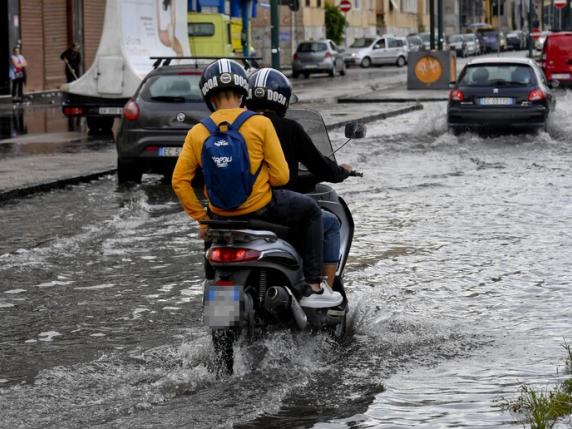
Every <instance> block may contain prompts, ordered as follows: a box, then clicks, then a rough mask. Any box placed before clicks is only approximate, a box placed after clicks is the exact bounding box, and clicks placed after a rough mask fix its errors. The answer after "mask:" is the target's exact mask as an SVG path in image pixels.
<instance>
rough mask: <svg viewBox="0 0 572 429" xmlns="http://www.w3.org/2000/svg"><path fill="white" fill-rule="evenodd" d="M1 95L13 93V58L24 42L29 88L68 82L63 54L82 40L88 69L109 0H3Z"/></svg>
mask: <svg viewBox="0 0 572 429" xmlns="http://www.w3.org/2000/svg"><path fill="white" fill-rule="evenodd" d="M0 3H1V6H0V18H1V19H2V21H3V22H4V23H8V26H7V27H4V26H2V30H0V31H3V33H2V37H1V40H2V42H0V58H1V59H2V60H1V62H0V67H1V68H2V73H1V76H2V77H1V78H0V95H7V94H9V93H10V82H9V79H8V68H9V63H8V61H9V57H10V53H11V52H12V49H13V48H14V47H16V46H17V47H19V48H20V50H21V52H22V54H23V55H24V57H25V58H26V60H27V62H28V67H27V70H26V71H27V76H26V78H27V82H26V92H34V91H44V90H56V89H59V87H60V85H61V84H62V83H65V81H66V79H65V71H64V70H65V69H64V67H65V65H64V63H63V61H62V60H61V59H60V54H61V53H62V52H63V51H64V50H65V49H66V48H67V47H68V46H69V44H70V43H72V42H76V43H78V44H79V45H80V50H81V53H82V59H83V64H82V66H83V69H84V70H86V69H87V68H88V67H89V66H90V65H91V63H92V62H93V58H94V57H95V53H96V51H97V47H98V45H99V39H100V38H101V30H102V28H103V19H104V12H105V0H6V1H2V2H0Z"/></svg>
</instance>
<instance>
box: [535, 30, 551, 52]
mask: <svg viewBox="0 0 572 429" xmlns="http://www.w3.org/2000/svg"><path fill="white" fill-rule="evenodd" d="M549 34H550V31H543V32H542V33H540V36H539V37H538V39H536V40H535V41H534V49H536V50H537V51H542V48H543V47H544V42H545V41H546V38H547V37H548V35H549Z"/></svg>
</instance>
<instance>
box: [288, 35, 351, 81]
mask: <svg viewBox="0 0 572 429" xmlns="http://www.w3.org/2000/svg"><path fill="white" fill-rule="evenodd" d="M336 72H338V73H339V74H340V75H342V76H344V75H345V74H346V64H345V62H344V56H343V50H342V49H340V48H338V46H337V45H336V44H335V43H334V42H333V41H332V40H329V39H324V40H318V41H313V40H310V41H306V42H301V43H300V44H299V45H298V48H297V49H296V53H295V54H294V57H293V58H292V77H293V78H297V77H298V76H300V75H301V74H303V75H304V76H305V77H306V78H307V77H309V76H310V74H312V73H328V74H329V75H330V76H331V77H334V76H335V74H336Z"/></svg>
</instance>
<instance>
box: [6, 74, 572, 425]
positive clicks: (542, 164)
mask: <svg viewBox="0 0 572 429" xmlns="http://www.w3.org/2000/svg"><path fill="white" fill-rule="evenodd" d="M382 70H383V69H382ZM356 73H364V72H363V71H361V70H360V71H356ZM348 79H350V80H351V76H350V77H348ZM388 79H390V77H388ZM312 80H314V81H315V82H322V80H321V79H319V78H316V79H310V81H312ZM340 83H341V81H340ZM304 85H309V87H308V91H310V90H312V91H313V90H315V89H314V87H313V84H310V83H308V84H306V83H304ZM320 85H321V84H320ZM571 101H572V93H569V92H564V91H562V92H559V95H558V108H557V111H556V113H555V115H554V117H553V120H552V123H551V127H550V133H539V134H536V135H518V136H513V135H499V136H493V137H486V138H484V137H480V136H478V135H475V134H470V133H469V134H465V135H461V136H459V137H455V136H453V135H452V134H450V133H448V132H447V130H446V125H445V103H443V102H436V103H426V104H425V106H424V109H423V110H422V111H416V112H411V113H408V114H405V115H401V116H399V117H398V119H395V118H393V119H390V120H381V121H378V122H375V123H373V124H370V126H369V134H368V137H367V138H365V139H363V140H359V141H354V142H352V143H351V144H349V145H347V146H346V147H344V149H342V150H341V151H340V152H339V153H338V154H337V156H338V161H339V162H348V163H350V164H352V165H354V166H355V167H356V168H358V169H359V170H362V171H364V172H365V177H364V178H363V179H360V178H350V179H348V180H347V181H346V182H344V183H342V184H339V185H336V189H337V191H338V193H339V194H340V195H342V196H343V197H344V199H345V200H346V201H347V203H348V205H349V207H350V209H351V210H352V212H353V214H354V218H355V222H356V234H355V238H354V244H353V247H352V252H351V255H350V258H349V262H348V267H347V273H346V283H347V289H348V294H349V300H350V305H351V318H352V332H353V336H352V341H351V343H350V345H349V346H348V347H347V348H344V349H339V348H337V347H334V346H333V345H332V344H331V343H330V342H329V341H328V339H327V338H325V337H322V336H319V335H318V336H313V337H311V336H306V335H296V334H291V333H278V334H273V335H269V336H268V337H266V338H264V339H261V340H260V341H258V342H256V343H255V344H253V345H246V344H240V345H238V346H237V347H238V348H237V355H238V356H241V359H239V360H238V362H237V364H236V368H235V369H236V374H235V375H233V376H232V377H228V378H225V379H222V380H221V379H217V378H216V377H215V375H214V372H213V371H212V358H213V353H212V349H211V345H210V337H209V335H208V332H207V330H206V329H205V328H204V327H203V324H202V317H201V301H202V296H201V294H202V286H201V284H202V277H201V274H202V243H201V242H200V241H199V240H198V239H197V238H196V232H197V231H196V228H195V225H194V224H193V223H192V222H190V221H189V219H188V218H187V216H186V215H185V214H184V213H183V212H182V211H181V210H180V207H179V204H178V202H177V200H176V198H175V196H174V195H173V193H172V191H171V189H170V187H169V185H168V184H165V183H163V182H162V181H161V179H160V178H159V177H158V176H147V177H146V179H145V181H144V183H143V184H141V185H139V186H135V187H128V188H126V187H118V186H117V185H116V183H115V178H114V177H113V176H111V175H109V176H105V177H102V178H101V179H99V180H97V181H94V182H91V183H85V184H80V185H77V186H72V187H69V188H65V189H61V190H55V191H52V192H49V193H42V194H37V195H34V196H30V197H27V198H23V199H16V200H12V201H9V202H7V203H4V204H2V205H0V217H1V218H2V219H3V222H4V223H3V225H7V227H5V228H3V229H2V240H0V278H2V281H1V282H0V315H1V317H2V330H1V331H0V361H1V362H2V365H1V367H0V386H2V387H0V416H1V417H2V419H1V421H2V425H4V426H5V427H23V428H36V427H58V428H67V427H69V428H75V427H101V428H115V427H121V428H131V427H132V428H146V427H149V428H151V427H190V428H214V427H221V428H226V427H236V428H268V427H276V428H290V427H313V428H315V429H325V428H328V429H339V428H350V427H351V428H369V427H376V428H394V427H416V428H417V427H419V428H434V427H443V428H458V427H475V426H477V425H478V426H479V427H484V428H499V427H503V428H520V427H522V425H521V424H520V423H519V422H518V421H517V419H516V416H512V415H510V414H508V413H506V412H504V411H502V410H500V409H498V408H496V407H495V404H496V403H497V402H496V401H498V400H499V399H502V398H513V397H514V396H516V395H517V394H518V389H519V385H520V384H521V383H523V382H527V383H535V384H537V385H540V386H549V385H550V384H551V383H553V382H556V381H557V380H559V379H560V377H561V374H562V365H563V363H562V362H563V361H562V358H563V356H564V351H563V349H562V347H561V344H562V341H563V340H567V341H568V342H570V341H571V338H570V330H569V328H570V316H569V309H570V308H571V306H572V295H571V294H570V293H569V290H570V287H571V286H572V285H571V283H572V276H571V274H570V269H569V267H568V265H569V264H568V261H569V260H570V259H571V258H572V235H571V234H570V231H569V225H570V223H571V222H572V211H571V210H570V207H571V204H570V203H571V202H572V179H571V177H572V175H571V173H572V171H571V165H572V149H571V147H570V139H569V135H570V133H571V132H572V125H571V123H572V122H571V121H570V116H571V114H572V108H571V107H570V106H572V103H571ZM332 138H333V141H334V146H337V145H339V144H341V143H342V142H343V141H344V139H343V136H342V134H341V131H340V130H335V131H333V132H332Z"/></svg>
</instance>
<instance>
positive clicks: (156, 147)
mask: <svg viewBox="0 0 572 429" xmlns="http://www.w3.org/2000/svg"><path fill="white" fill-rule="evenodd" d="M158 150H159V146H147V147H146V148H145V152H157V151H158Z"/></svg>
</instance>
